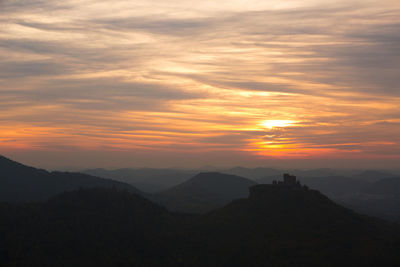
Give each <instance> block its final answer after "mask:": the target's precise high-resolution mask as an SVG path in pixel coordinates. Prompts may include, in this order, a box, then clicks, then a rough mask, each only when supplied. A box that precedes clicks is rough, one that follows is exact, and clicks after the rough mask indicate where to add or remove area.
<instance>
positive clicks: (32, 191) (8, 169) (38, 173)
mask: <svg viewBox="0 0 400 267" xmlns="http://www.w3.org/2000/svg"><path fill="white" fill-rule="evenodd" d="M81 187H82V188H91V187H116V188H118V189H125V190H128V191H132V192H136V193H140V192H139V190H137V189H136V188H134V187H133V186H130V185H128V184H125V183H121V182H118V181H112V180H107V179H103V178H98V177H94V176H91V175H87V174H81V173H70V172H48V171H46V170H41V169H36V168H33V167H29V166H25V165H23V164H21V163H18V162H15V161H12V160H10V159H8V158H6V157H3V156H0V201H17V202H29V201H43V200H45V199H47V198H49V197H51V196H54V195H56V194H59V193H62V192H64V191H72V190H77V189H79V188H81Z"/></svg>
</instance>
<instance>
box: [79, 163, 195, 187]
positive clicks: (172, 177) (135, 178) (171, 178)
mask: <svg viewBox="0 0 400 267" xmlns="http://www.w3.org/2000/svg"><path fill="white" fill-rule="evenodd" d="M82 172H83V173H86V174H90V175H94V176H97V177H102V178H107V179H113V180H117V181H121V182H124V183H128V184H130V185H133V186H134V187H136V188H138V189H140V190H142V191H144V192H149V193H155V192H159V191H163V190H166V189H168V188H170V187H173V186H175V185H178V184H180V183H182V182H184V181H186V180H188V179H189V178H190V177H192V176H193V175H195V171H190V170H189V171H186V170H175V169H152V168H141V169H129V168H125V169H116V170H105V169H90V170H84V171H82Z"/></svg>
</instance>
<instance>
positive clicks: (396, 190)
mask: <svg viewBox="0 0 400 267" xmlns="http://www.w3.org/2000/svg"><path fill="white" fill-rule="evenodd" d="M366 192H367V193H369V194H377V195H399V196H400V177H391V178H385V179H382V180H379V181H377V182H375V183H373V184H372V185H371V186H370V187H368V189H367V190H366Z"/></svg>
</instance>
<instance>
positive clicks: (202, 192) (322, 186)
mask: <svg viewBox="0 0 400 267" xmlns="http://www.w3.org/2000/svg"><path fill="white" fill-rule="evenodd" d="M0 171H1V172H0V201H9V202H13V201H16V202H31V201H44V200H46V199H47V198H49V197H51V196H54V195H56V194H59V193H62V192H65V191H73V190H77V189H79V188H94V187H108V188H112V187H115V188H116V189H124V190H127V191H131V192H136V193H138V194H140V195H143V196H145V197H146V198H147V199H150V200H151V201H153V202H155V203H158V204H160V205H163V206H165V207H167V208H168V209H170V210H172V211H180V212H189V213H204V212H208V211H210V210H213V209H216V208H219V207H222V206H223V205H225V204H227V203H229V202H230V201H232V200H234V199H238V198H245V197H247V194H248V193H247V192H248V188H249V187H250V186H252V185H254V184H257V183H260V184H271V183H272V181H273V180H277V179H280V177H281V175H282V174H281V173H279V171H278V170H276V169H272V168H254V169H251V168H242V167H237V168H233V169H229V170H226V172H230V173H237V174H243V175H244V176H239V175H232V174H222V173H217V172H203V173H201V174H196V172H195V170H173V169H148V168H144V169H119V170H111V171H110V170H104V169H93V170H88V171H87V173H91V175H89V174H82V173H71V172H48V171H46V170H41V169H36V168H33V167H28V166H25V165H23V164H20V163H17V162H15V161H12V160H10V159H7V158H5V157H2V156H0ZM340 172H342V173H343V171H335V170H332V169H315V170H309V171H298V172H296V171H294V172H292V173H293V174H297V175H298V174H301V175H304V174H305V173H308V174H310V175H317V174H322V173H325V174H330V173H340ZM347 173H348V174H351V175H352V176H321V177H318V176H310V177H306V176H298V178H299V179H300V181H301V183H302V184H306V185H307V186H309V187H310V188H311V189H316V190H319V191H321V192H322V193H323V194H325V195H327V196H328V197H329V198H331V199H332V200H334V201H336V202H337V203H340V204H341V205H344V206H346V207H349V208H351V209H354V210H356V211H358V212H360V213H364V214H368V215H373V216H377V217H381V218H384V219H388V220H391V221H396V222H400V204H399V203H400V185H399V184H400V182H399V181H400V178H399V177H396V176H395V175H392V174H391V173H389V172H385V171H373V170H369V171H357V172H354V171H347ZM263 174H269V175H270V176H262V175H263ZM97 175H98V176H101V177H107V178H109V179H106V178H99V177H96V176H97ZM245 177H246V178H248V177H251V179H246V178H245ZM256 177H262V178H256ZM110 178H111V179H115V180H111V179H110ZM116 180H119V181H116ZM121 181H125V182H121ZM135 185H137V186H139V187H140V189H146V190H145V191H147V192H151V193H145V192H143V191H142V190H139V189H137V188H136V186H135Z"/></svg>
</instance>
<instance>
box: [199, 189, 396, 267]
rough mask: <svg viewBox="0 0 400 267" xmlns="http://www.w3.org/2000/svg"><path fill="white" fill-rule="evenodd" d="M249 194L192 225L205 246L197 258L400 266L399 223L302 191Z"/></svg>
mask: <svg viewBox="0 0 400 267" xmlns="http://www.w3.org/2000/svg"><path fill="white" fill-rule="evenodd" d="M250 192H251V193H250V196H249V198H248V199H240V200H236V201H233V202H232V203H230V204H228V205H227V206H225V207H223V208H221V209H218V210H215V211H212V212H210V213H208V214H206V215H204V216H202V217H201V218H200V219H199V220H198V221H197V222H196V224H195V227H194V229H192V231H193V232H194V233H196V235H197V236H196V238H195V239H196V240H197V241H198V244H197V245H198V246H204V248H206V250H203V253H204V254H202V255H201V256H200V258H201V257H206V255H207V254H212V255H217V256H216V258H214V259H213V261H214V263H216V264H215V265H217V266H396V264H399V263H400V257H399V255H398V253H397V252H396V250H398V249H399V248H400V242H399V239H398V238H399V237H400V231H399V227H398V225H393V224H389V223H385V222H383V221H380V220H378V219H373V218H370V217H366V216H362V215H358V214H356V213H354V212H353V211H351V210H348V209H346V208H344V207H342V206H340V205H338V204H335V203H334V202H332V201H331V200H329V199H328V198H327V197H325V196H324V195H322V194H321V193H319V192H318V191H315V190H306V189H304V188H302V187H295V186H284V185H256V186H253V187H251V188H250ZM193 249H194V248H193ZM266 263H268V264H266ZM210 264H211V262H210ZM211 265H212V264H211Z"/></svg>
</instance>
